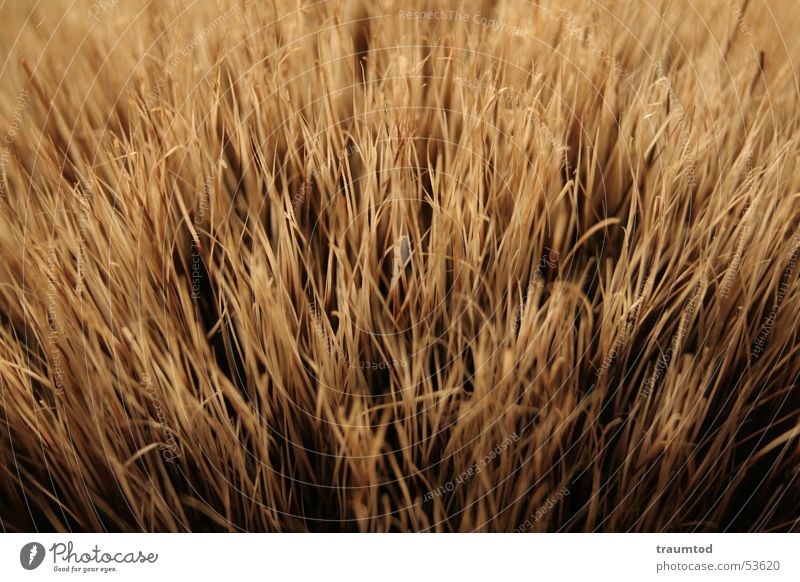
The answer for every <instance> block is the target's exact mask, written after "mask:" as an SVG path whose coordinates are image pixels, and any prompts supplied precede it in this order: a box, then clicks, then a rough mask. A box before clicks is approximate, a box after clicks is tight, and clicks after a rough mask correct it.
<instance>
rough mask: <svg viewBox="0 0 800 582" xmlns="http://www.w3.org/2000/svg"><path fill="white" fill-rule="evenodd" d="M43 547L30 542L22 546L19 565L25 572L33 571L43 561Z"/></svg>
mask: <svg viewBox="0 0 800 582" xmlns="http://www.w3.org/2000/svg"><path fill="white" fill-rule="evenodd" d="M44 554H45V551H44V546H43V545H42V544H40V543H38V542H31V543H29V544H25V545H24V546H22V549H21V550H20V552H19V563H20V564H22V567H23V568H25V569H26V570H35V569H36V568H38V567H39V566H41V564H42V562H43V561H44Z"/></svg>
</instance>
